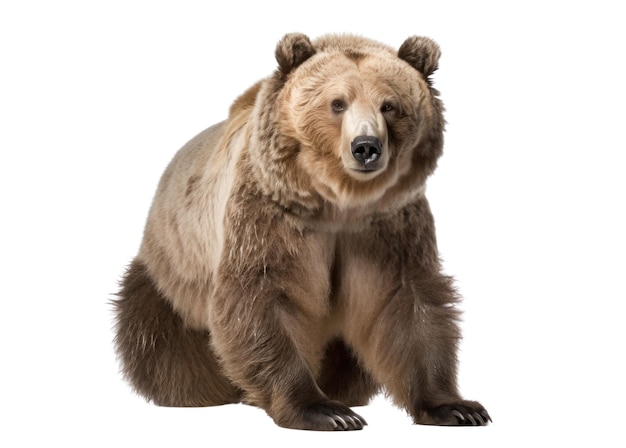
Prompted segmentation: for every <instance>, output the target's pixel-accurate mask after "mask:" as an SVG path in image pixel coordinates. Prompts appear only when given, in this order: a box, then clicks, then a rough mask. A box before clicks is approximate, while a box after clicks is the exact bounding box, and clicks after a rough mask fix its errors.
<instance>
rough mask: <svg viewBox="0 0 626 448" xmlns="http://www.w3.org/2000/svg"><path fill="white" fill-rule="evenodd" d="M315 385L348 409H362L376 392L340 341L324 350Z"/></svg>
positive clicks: (366, 373) (371, 379) (376, 387)
mask: <svg viewBox="0 0 626 448" xmlns="http://www.w3.org/2000/svg"><path fill="white" fill-rule="evenodd" d="M318 384H319V385H320V388H321V389H322V390H323V391H324V393H325V394H326V395H328V397H329V398H330V399H331V400H337V401H341V402H343V403H345V404H347V405H348V406H365V405H366V404H368V402H369V401H370V399H371V398H372V397H374V395H376V394H377V393H378V391H379V389H380V387H379V386H378V384H376V382H375V381H374V379H373V378H372V377H371V375H370V374H369V373H368V372H366V371H364V370H363V369H362V368H361V366H360V365H359V362H358V360H357V359H356V357H355V356H354V354H353V353H352V351H351V350H350V349H349V348H348V347H347V346H346V344H345V343H344V342H343V341H342V340H341V339H335V340H334V341H332V342H331V343H330V344H328V346H327V347H326V353H325V355H324V360H323V361H322V369H321V374H320V378H319V380H318Z"/></svg>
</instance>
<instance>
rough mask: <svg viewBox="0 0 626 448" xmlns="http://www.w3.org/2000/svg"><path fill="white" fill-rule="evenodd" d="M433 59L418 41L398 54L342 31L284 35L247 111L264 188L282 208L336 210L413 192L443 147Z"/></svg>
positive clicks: (427, 43)
mask: <svg viewBox="0 0 626 448" xmlns="http://www.w3.org/2000/svg"><path fill="white" fill-rule="evenodd" d="M439 56H440V51H439V47H438V46H437V44H436V43H434V42H433V41H432V40H430V39H428V38H424V37H410V38H408V39H407V40H406V41H405V42H404V43H403V44H402V45H401V46H400V49H399V50H398V51H395V50H393V49H392V48H390V47H388V46H386V45H383V44H380V43H378V42H375V41H371V40H368V39H365V38H361V37H356V36H350V35H328V36H323V37H321V38H319V39H317V40H315V41H313V42H311V41H310V40H309V38H308V37H307V36H305V35H303V34H288V35H286V36H285V37H283V39H282V40H281V41H280V42H279V44H278V46H277V48H276V60H277V62H278V69H277V71H276V73H275V74H274V76H273V77H272V78H270V79H269V80H268V81H267V82H266V83H265V84H264V85H263V86H262V87H261V90H260V92H259V95H258V97H257V100H256V105H255V110H254V112H253V113H254V119H255V123H256V127H255V130H254V132H253V139H256V142H257V143H256V145H254V148H256V151H258V153H255V154H252V155H251V157H252V158H253V159H254V161H255V165H256V166H258V167H259V173H260V174H261V177H260V178H261V181H262V183H263V184H264V185H265V190H266V192H267V193H269V194H271V195H272V196H273V197H274V198H276V199H277V200H279V201H281V202H283V203H284V205H285V206H286V207H290V206H293V205H294V204H297V205H298V206H300V207H304V208H307V207H308V208H315V207H319V206H320V202H323V203H325V204H333V205H334V206H337V207H338V208H340V209H344V210H345V209H350V208H363V207H367V206H368V205H370V204H375V205H376V208H377V209H380V208H381V207H380V206H379V205H380V204H381V203H383V202H385V203H392V202H394V200H395V198H397V197H405V198H406V197H407V195H409V196H410V195H412V194H420V193H421V192H422V191H423V187H424V183H425V180H426V177H427V176H428V175H429V174H430V173H431V172H432V171H433V170H434V168H435V166H436V161H437V159H438V157H439V156H440V154H441V151H442V146H443V131H444V119H443V105H442V103H441V101H440V100H439V99H438V98H437V95H438V92H437V91H436V90H435V89H434V88H433V87H432V85H431V81H430V76H431V75H432V73H433V72H434V71H435V70H436V69H437V64H438V60H439ZM253 152H255V149H253ZM261 152H262V153H261ZM383 208H384V207H383Z"/></svg>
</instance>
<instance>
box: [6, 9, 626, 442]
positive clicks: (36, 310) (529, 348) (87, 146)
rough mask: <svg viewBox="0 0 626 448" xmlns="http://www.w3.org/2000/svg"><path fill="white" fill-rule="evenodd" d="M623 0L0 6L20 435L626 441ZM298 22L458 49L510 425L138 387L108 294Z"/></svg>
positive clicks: (478, 319)
mask: <svg viewBox="0 0 626 448" xmlns="http://www.w3.org/2000/svg"><path fill="white" fill-rule="evenodd" d="M618 4H619V2H605V1H598V0H594V1H589V2H577V1H568V2H565V1H563V2H554V1H553V2H550V1H542V2H532V1H528V0H527V1H519V2H495V1H494V2H481V1H478V2H477V1H463V2H461V1H459V2H446V1H440V2H435V1H432V0H429V1H418V0H413V1H408V0H406V1H392V0H386V1H377V2H374V1H355V2H352V1H337V0H335V1H324V0H315V1H313V2H295V1H291V2H284V3H280V2H271V1H267V0H265V1H258V2H250V4H248V3H242V2H238V1H234V0H231V1H227V2H209V1H205V2H187V1H180V0H178V1H176V2H169V3H165V2H159V1H151V2H136V1H119V2H117V1H107V2H96V1H93V2H87V1H76V2H68V1H54V2H52V1H50V2H48V1H45V2H44V1H40V2H32V1H20V2H19V3H18V2H10V1H6V2H2V4H1V6H0V58H1V59H0V212H1V216H0V226H1V227H0V228H1V232H0V263H1V265H0V269H1V270H0V275H1V289H0V297H1V299H2V301H1V305H0V306H1V310H0V332H1V334H0V344H1V347H0V348H1V356H2V357H1V366H0V375H1V377H0V388H1V389H0V403H1V407H2V409H3V415H4V417H2V420H1V422H0V428H1V429H0V445H2V446H7V447H9V446H11V447H12V446H35V443H37V444H38V445H39V446H41V445H43V444H45V443H49V444H51V445H52V446H57V445H58V446H61V444H63V446H81V447H82V446H106V445H110V446H121V447H124V446H153V447H158V446H172V445H173V444H176V446H215V445H216V444H217V443H225V442H224V441H225V440H228V441H229V442H228V443H229V444H232V445H233V446H238V445H242V444H243V443H245V442H249V443H255V444H258V443H261V444H262V445H261V446H264V445H265V444H268V445H269V444H270V443H271V444H276V445H277V446H292V445H294V446H308V445H310V446H317V445H319V444H324V445H325V446H335V445H337V446H338V445H339V444H341V445H342V446H343V445H345V444H346V443H347V444H350V445H352V446H360V445H367V446H369V444H370V443H372V444H385V445H389V446H404V445H406V446H433V445H436V446H453V444H463V446H498V447H502V446H529V445H532V446H567V445H566V444H568V443H572V442H581V443H592V442H593V443H594V446H624V443H625V441H624V435H623V434H624V431H623V430H620V426H622V425H623V418H624V412H626V409H625V408H624V402H625V398H626V397H625V394H624V386H623V381H624V380H623V378H624V376H625V374H626V372H625V369H624V367H623V360H624V347H623V345H624V342H625V340H626V337H625V331H624V329H623V325H624V311H625V308H626V307H625V305H624V299H625V298H626V297H625V293H624V268H625V264H626V263H625V262H624V256H625V255H624V254H625V253H626V244H625V243H626V240H625V237H624V233H625V231H624V229H625V228H626V219H625V218H624V208H625V207H624V203H625V201H624V193H625V192H626V181H625V180H624V171H625V170H626V164H625V163H624V152H625V151H626V144H625V143H626V138H625V137H624V125H625V123H624V122H625V118H626V114H625V113H624V112H625V106H624V105H625V104H626V91H625V90H626V89H625V87H624V85H625V83H626V70H625V67H624V54H625V49H624V43H625V42H626V33H625V32H624V22H623V17H624V15H623V12H620V11H621V9H617V6H614V5H618ZM290 31H301V32H304V33H307V34H309V35H310V36H311V37H316V36H319V35H320V34H323V33H326V32H354V33H360V34H363V35H365V36H368V37H372V38H375V39H377V40H381V41H383V42H385V43H388V44H391V45H393V46H395V47H398V46H399V45H400V44H401V43H402V42H403V40H404V39H405V38H406V37H408V36H409V35H412V34H419V35H427V36H430V37H432V38H434V39H435V40H436V41H437V42H439V44H440V45H441V47H442V50H443V56H442V59H441V63H440V70H439V71H438V72H437V73H436V74H435V85H436V87H437V88H439V89H440V90H441V92H442V98H443V100H444V102H445V104H446V106H447V115H446V117H447V120H448V128H447V133H446V149H445V154H444V157H443V158H442V160H441V163H440V166H439V169H438V171H437V172H436V173H435V175H434V177H433V178H432V179H431V181H430V183H429V190H428V194H429V197H430V200H431V204H432V207H433V210H434V213H435V217H436V220H437V226H438V238H439V241H440V249H441V253H442V257H443V259H444V262H445V267H446V271H447V272H449V273H451V274H454V275H455V276H456V277H457V279H458V286H459V289H460V291H461V293H462V294H463V295H464V297H465V301H464V302H463V305H462V307H463V310H464V311H465V314H464V322H463V331H464V335H465V340H464V342H463V343H462V346H461V352H460V360H461V368H460V385H461V389H462V391H463V392H464V394H465V395H466V396H467V397H468V398H473V399H478V400H480V401H482V402H483V404H484V405H485V406H486V407H487V408H488V409H489V411H490V413H491V415H492V416H493V419H494V424H493V425H492V426H490V427H487V428H480V429H473V428H461V429H451V428H431V427H421V426H413V425H411V423H410V420H409V419H408V418H407V417H406V415H405V414H404V412H402V411H400V410H397V409H396V408H394V407H393V406H392V405H391V404H389V402H387V401H386V400H385V399H383V398H380V399H377V400H376V401H375V402H374V403H373V404H371V405H370V406H367V407H365V408H360V409H357V411H358V412H360V413H361V414H362V415H363V416H364V417H366V418H367V419H368V422H369V424H370V425H369V426H368V427H367V428H366V429H365V430H364V431H361V432H357V433H345V434H315V433H309V432H302V431H290V430H283V429H280V428H277V427H275V426H274V424H273V422H272V421H271V419H270V418H269V417H267V416H266V414H265V413H264V412H263V411H261V410H258V409H255V408H251V407H246V406H243V405H233V406H224V407H218V408H207V409H164V408H158V407H155V406H153V405H151V404H147V403H145V402H144V401H143V399H141V398H139V397H137V396H136V395H134V394H133V393H132V392H131V390H130V389H129V388H128V386H127V385H126V384H125V383H124V382H123V381H122V380H121V378H120V376H119V374H118V366H117V363H116V360H115V355H114V353H113V351H112V344H111V339H112V331H111V327H112V316H111V307H110V305H109V303H108V301H109V300H110V299H111V298H112V296H111V294H112V293H114V292H116V290H117V282H118V281H119V279H120V276H121V275H122V273H123V271H124V267H125V266H126V265H127V264H128V263H129V261H130V260H131V259H132V257H133V256H134V255H135V253H136V251H137V249H138V246H139V242H140V239H141V234H142V229H143V224H144V220H145V217H146V214H147V211H148V207H149V205H150V201H151V198H152V195H153V193H154V190H155V187H156V184H157V181H158V179H159V177H160V175H161V173H162V171H163V169H164V168H165V166H166V164H167V162H168V161H169V160H170V158H171V157H172V156H173V154H174V152H175V151H176V150H177V149H178V148H179V147H180V146H182V145H183V144H184V143H185V142H186V141H187V140H188V139H190V138H191V137H192V136H194V135H195V134H196V133H197V132H199V131H200V130H202V129H204V128H205V127H207V126H208V125H210V124H212V123H214V122H217V121H220V120H222V119H223V118H224V117H225V116H226V114H227V110H228V107H229V105H230V103H231V102H232V100H233V99H234V98H235V97H236V96H237V95H238V94H239V93H241V92H242V91H243V90H244V89H245V88H247V87H248V86H249V85H251V84H252V83H254V82H255V81H257V80H258V79H260V78H262V77H265V76H266V75H269V74H270V73H271V72H272V70H273V69H274V67H275V61H274V56H273V55H274V47H275V45H276V42H277V41H278V40H279V39H280V38H281V37H282V35H283V34H284V33H286V32H290ZM3 439H4V440H3ZM216 439H218V440H220V442H218V441H216ZM580 446H582V445H580Z"/></svg>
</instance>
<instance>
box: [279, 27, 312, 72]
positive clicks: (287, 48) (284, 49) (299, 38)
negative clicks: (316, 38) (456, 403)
mask: <svg viewBox="0 0 626 448" xmlns="http://www.w3.org/2000/svg"><path fill="white" fill-rule="evenodd" d="M314 54H315V49H314V48H313V45H312V44H311V41H310V40H309V38H308V36H306V35H304V34H300V33H291V34H286V35H285V36H284V37H283V38H282V39H281V40H280V42H278V45H277V46H276V61H277V62H278V69H279V70H280V72H281V73H282V75H283V76H285V75H287V74H289V73H290V72H291V71H292V70H293V69H295V68H296V67H298V66H299V65H300V64H302V63H303V62H304V61H306V60H307V59H309V58H310V57H311V56H313V55H314Z"/></svg>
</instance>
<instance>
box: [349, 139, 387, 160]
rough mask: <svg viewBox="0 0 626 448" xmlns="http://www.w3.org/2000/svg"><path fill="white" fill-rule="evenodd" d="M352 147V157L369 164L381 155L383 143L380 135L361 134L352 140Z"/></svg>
mask: <svg viewBox="0 0 626 448" xmlns="http://www.w3.org/2000/svg"><path fill="white" fill-rule="evenodd" d="M350 149H351V150H352V157H354V158H355V160H356V161H357V162H359V163H362V164H364V165H368V164H370V163H372V162H375V161H376V160H377V159H378V158H379V157H380V155H381V154H382V151H383V143H382V142H381V141H380V139H379V138H378V137H373V136H371V135H359V136H358V137H357V138H355V139H354V140H353V141H352V143H351V147H350Z"/></svg>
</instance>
